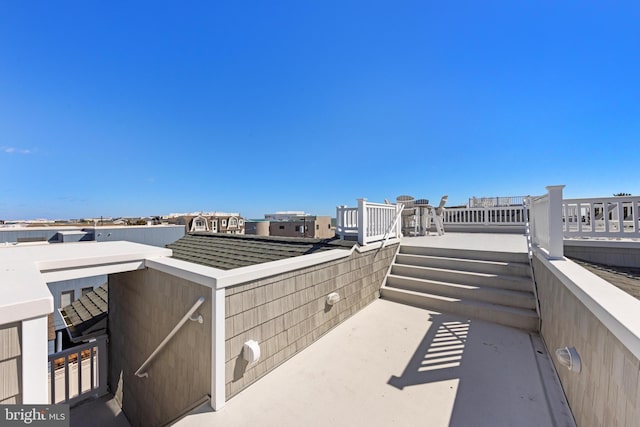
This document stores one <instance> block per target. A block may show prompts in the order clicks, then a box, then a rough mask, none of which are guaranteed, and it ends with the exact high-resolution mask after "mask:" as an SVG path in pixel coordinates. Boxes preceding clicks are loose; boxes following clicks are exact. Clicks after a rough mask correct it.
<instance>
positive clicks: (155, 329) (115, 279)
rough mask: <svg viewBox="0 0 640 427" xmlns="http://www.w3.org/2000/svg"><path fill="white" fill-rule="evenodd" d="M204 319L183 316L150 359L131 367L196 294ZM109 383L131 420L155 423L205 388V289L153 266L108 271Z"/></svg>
mask: <svg viewBox="0 0 640 427" xmlns="http://www.w3.org/2000/svg"><path fill="white" fill-rule="evenodd" d="M201 296H204V297H205V298H206V301H205V302H204V304H202V305H201V306H200V308H199V309H198V311H197V312H196V313H199V314H201V315H202V316H203V317H204V323H202V324H199V323H197V322H190V321H189V322H187V323H186V324H185V325H184V326H183V327H182V329H181V330H179V331H178V333H177V334H176V335H175V336H174V338H173V339H172V340H171V341H169V343H168V344H167V346H166V347H165V348H164V350H162V351H161V352H160V353H159V354H158V355H157V357H156V359H155V360H154V361H153V362H151V365H150V367H149V368H148V373H149V378H138V377H136V376H135V375H134V373H135V371H136V370H137V369H138V368H139V367H140V365H142V363H143V362H144V361H145V360H146V359H147V357H148V356H149V355H150V354H151V353H152V352H153V351H154V350H155V349H156V347H157V346H158V344H160V342H162V340H163V339H164V338H165V337H166V336H167V334H168V333H169V332H170V331H171V330H172V329H173V328H174V326H175V325H176V324H177V323H178V321H179V320H180V319H181V318H182V316H184V315H185V313H186V312H187V311H188V310H189V309H190V308H191V306H192V305H193V304H194V303H195V302H196V300H197V299H198V298H199V297H201ZM109 340H110V341H109V387H110V390H111V391H112V392H113V393H114V395H115V397H116V399H117V401H118V402H119V403H120V404H121V406H122V409H123V411H124V413H125V415H126V416H127V418H128V419H129V421H130V423H131V425H132V426H134V427H135V426H156V425H161V424H164V423H167V422H169V421H171V420H172V419H173V418H175V417H176V416H178V415H179V414H180V413H181V412H182V411H184V410H185V409H186V408H188V407H189V405H191V404H193V403H194V402H196V401H197V400H198V399H200V398H202V397H203V396H204V395H206V394H209V395H210V394H211V289H209V288H207V287H204V286H201V285H198V284H195V283H192V282H189V281H187V280H183V279H179V278H177V277H174V276H171V275H168V274H165V273H162V272H159V271H156V270H150V269H147V270H139V271H133V272H127V273H119V274H112V275H110V276H109Z"/></svg>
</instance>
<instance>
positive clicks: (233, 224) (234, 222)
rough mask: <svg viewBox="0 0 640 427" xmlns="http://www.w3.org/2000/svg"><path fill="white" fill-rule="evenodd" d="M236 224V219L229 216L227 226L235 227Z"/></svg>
mask: <svg viewBox="0 0 640 427" xmlns="http://www.w3.org/2000/svg"><path fill="white" fill-rule="evenodd" d="M237 226H238V220H237V219H236V218H233V217H231V218H229V228H231V227H234V228H235V227H237Z"/></svg>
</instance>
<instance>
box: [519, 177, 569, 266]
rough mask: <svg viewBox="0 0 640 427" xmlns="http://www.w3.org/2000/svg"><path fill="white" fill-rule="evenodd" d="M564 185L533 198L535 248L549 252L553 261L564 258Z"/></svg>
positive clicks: (549, 189) (532, 217)
mask: <svg viewBox="0 0 640 427" xmlns="http://www.w3.org/2000/svg"><path fill="white" fill-rule="evenodd" d="M563 188H564V185H552V186H548V187H547V194H545V195H543V196H538V197H531V198H530V199H529V201H528V202H527V203H526V204H527V205H529V209H530V210H529V226H530V232H531V240H532V243H533V245H534V246H538V247H540V248H543V249H545V250H546V251H547V253H548V257H549V258H551V259H557V258H562V256H563V254H564V246H563V245H564V242H563V233H562V189H563Z"/></svg>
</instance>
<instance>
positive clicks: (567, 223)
mask: <svg viewBox="0 0 640 427" xmlns="http://www.w3.org/2000/svg"><path fill="white" fill-rule="evenodd" d="M639 209H640V197H639V196H628V197H625V196H621V197H601V198H588V199H567V200H564V201H563V203H562V221H563V232H564V236H565V237H614V238H615V237H633V238H638V237H640V222H639Z"/></svg>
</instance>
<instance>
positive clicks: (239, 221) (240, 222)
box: [238, 219, 244, 227]
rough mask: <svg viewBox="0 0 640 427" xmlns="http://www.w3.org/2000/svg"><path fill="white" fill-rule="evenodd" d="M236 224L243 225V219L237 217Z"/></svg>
mask: <svg viewBox="0 0 640 427" xmlns="http://www.w3.org/2000/svg"><path fill="white" fill-rule="evenodd" d="M238 225H239V226H240V227H242V226H243V225H244V219H239V220H238Z"/></svg>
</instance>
